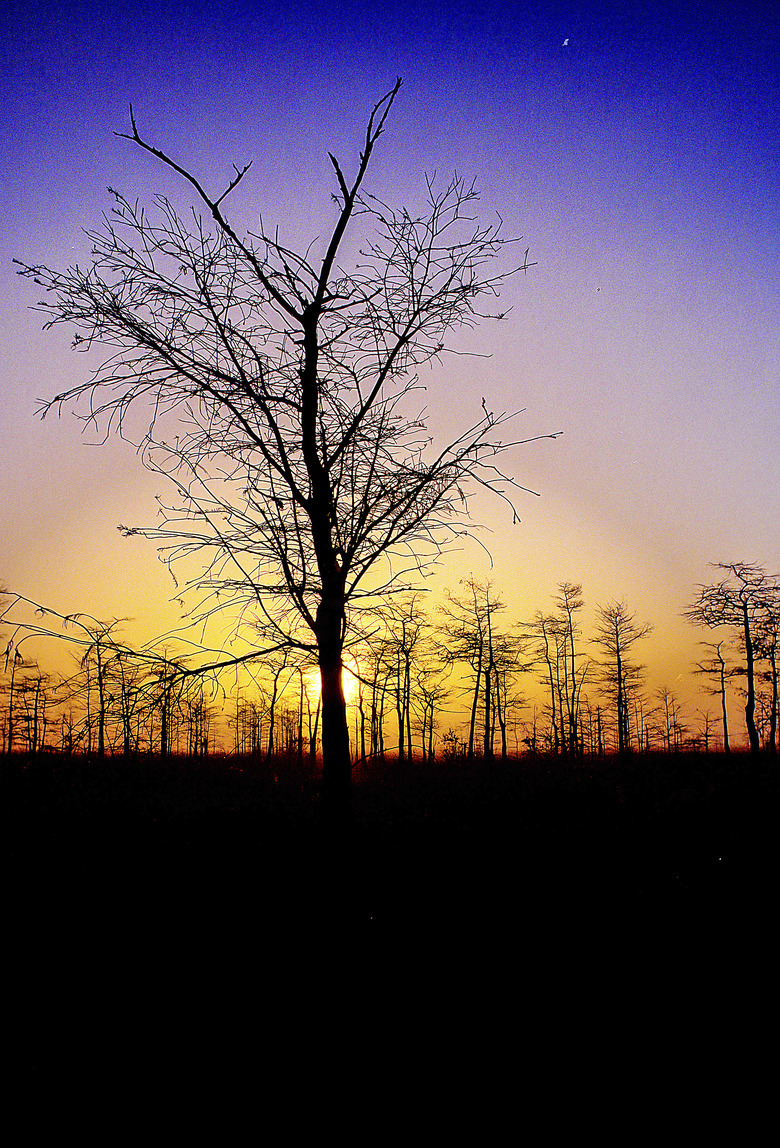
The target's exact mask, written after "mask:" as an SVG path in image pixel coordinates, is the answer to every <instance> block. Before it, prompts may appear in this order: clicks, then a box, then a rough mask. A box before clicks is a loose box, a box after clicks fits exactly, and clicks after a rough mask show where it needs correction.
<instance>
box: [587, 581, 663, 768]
mask: <svg viewBox="0 0 780 1148" xmlns="http://www.w3.org/2000/svg"><path fill="white" fill-rule="evenodd" d="M652 628H653V627H652V626H651V625H650V624H649V623H645V624H644V625H637V622H636V615H635V614H632V613H631V611H630V610H629V608H628V606H627V605H626V603H625V602H611V603H609V604H608V605H606V606H600V607H599V611H598V625H597V628H596V633H595V636H594V639H593V641H594V644H595V645H596V646H597V647H598V648H599V649H600V650H601V652H602V654H603V655H604V659H603V661H602V663H601V674H602V680H603V682H604V685H605V686H606V688H607V690H608V692H609V694H610V695H611V696H612V698H613V700H614V705H615V718H616V722H617V743H618V744H617V750H618V754H619V755H620V756H621V757H623V756H625V755H627V754H630V752H631V725H630V709H629V699H630V697H631V695H632V693H633V692H634V690H635V689H636V688H637V686H638V684H639V681H640V678H641V675H642V670H643V667H642V666H640V665H637V664H636V663H635V662H634V661H633V660H632V657H631V655H632V651H633V648H634V646H635V644H636V643H637V642H638V641H640V640H641V639H642V638H644V637H646V636H647V634H649V633H650V631H651V630H652Z"/></svg>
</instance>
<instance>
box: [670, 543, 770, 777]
mask: <svg viewBox="0 0 780 1148" xmlns="http://www.w3.org/2000/svg"><path fill="white" fill-rule="evenodd" d="M715 568H716V569H718V570H721V571H723V572H724V577H723V578H721V580H720V581H719V582H714V583H710V584H708V585H702V586H700V587H699V593H698V595H697V596H696V599H695V601H694V602H693V603H692V605H691V606H689V607H688V609H687V610H686V611H685V617H686V618H687V619H688V621H689V622H693V623H694V625H697V626H706V627H707V628H708V629H714V628H717V627H719V626H727V627H729V628H730V629H731V630H732V631H735V632H736V633H737V634H738V635H739V637H740V639H741V644H742V650H743V652H744V655H745V683H746V694H745V725H746V726H747V733H748V742H749V745H750V752H751V754H752V755H753V756H754V757H756V756H758V754H759V753H760V752H761V739H760V737H759V733H758V729H757V728H756V716H755V715H756V668H755V663H756V658H757V657H760V656H761V655H762V654H766V653H767V650H768V646H769V644H770V643H771V644H772V648H773V649H774V645H775V644H776V641H775V640H773V639H771V631H772V629H773V628H774V630H775V633H776V629H777V627H776V623H775V622H774V619H775V618H776V617H777V616H778V609H779V607H780V580H778V578H777V577H776V576H775V575H770V574H767V572H766V571H765V570H764V569H763V567H761V566H757V565H755V564H752V563H749V562H732V563H726V562H718V563H715ZM776 680H777V675H776V673H775V686H776ZM774 715H775V716H774V724H775V726H776V722H777V716H776V715H777V702H776V693H775V702H774ZM772 736H773V738H774V730H773V732H772Z"/></svg>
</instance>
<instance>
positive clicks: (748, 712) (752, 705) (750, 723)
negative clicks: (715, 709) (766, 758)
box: [742, 602, 761, 757]
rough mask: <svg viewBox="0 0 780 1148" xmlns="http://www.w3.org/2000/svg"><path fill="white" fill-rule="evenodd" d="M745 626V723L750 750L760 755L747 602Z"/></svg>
mask: <svg viewBox="0 0 780 1148" xmlns="http://www.w3.org/2000/svg"><path fill="white" fill-rule="evenodd" d="M742 617H743V627H744V632H745V661H746V663H747V667H746V668H747V700H746V702H745V724H746V725H747V731H748V740H749V742H750V752H751V754H752V756H753V757H758V755H759V754H760V752H761V740H760V738H759V736H758V730H757V729H756V717H755V713H756V684H755V671H754V664H753V663H754V659H753V640H752V637H751V634H750V615H749V611H748V606H747V603H746V602H743V604H742Z"/></svg>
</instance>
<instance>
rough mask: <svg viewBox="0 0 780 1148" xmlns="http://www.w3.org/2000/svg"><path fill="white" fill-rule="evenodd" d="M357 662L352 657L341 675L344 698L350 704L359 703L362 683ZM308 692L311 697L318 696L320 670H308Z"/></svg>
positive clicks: (345, 664)
mask: <svg viewBox="0 0 780 1148" xmlns="http://www.w3.org/2000/svg"><path fill="white" fill-rule="evenodd" d="M359 672H360V671H359V668H358V665H357V662H355V661H354V659H350V662H349V664H347V663H346V662H345V663H344V669H343V672H342V675H341V684H342V686H343V689H344V700H345V701H346V703H347V705H348V706H352V705H357V701H358V695H359V692H360V685H359V682H358V679H357V676H356V675H357V674H358V673H359ZM305 676H306V692H307V693H308V695H309V697H314V698H316V697H317V696H318V695H319V692H320V671H319V670H309V671H307V672H306V675H305Z"/></svg>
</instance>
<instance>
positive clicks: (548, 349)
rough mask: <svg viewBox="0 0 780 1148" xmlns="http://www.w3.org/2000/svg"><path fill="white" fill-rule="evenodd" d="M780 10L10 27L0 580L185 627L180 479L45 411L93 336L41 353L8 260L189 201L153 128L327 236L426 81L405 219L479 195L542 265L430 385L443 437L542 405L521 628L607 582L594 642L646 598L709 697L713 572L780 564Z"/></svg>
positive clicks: (180, 10)
mask: <svg viewBox="0 0 780 1148" xmlns="http://www.w3.org/2000/svg"><path fill="white" fill-rule="evenodd" d="M778 33H780V15H778V13H777V9H776V8H775V14H772V11H771V8H770V6H769V5H768V4H765V5H758V4H752V3H750V2H748V3H746V4H741V5H739V6H734V5H732V4H725V3H719V2H714V3H713V2H709V3H704V4H701V3H699V4H697V3H695V2H694V3H686V4H677V3H664V4H661V3H655V4H650V3H643V2H642V0H637V2H635V3H619V2H612V3H609V2H605V3H596V2H595V0H586V2H584V3H546V2H544V0H539V2H536V3H516V2H511V0H493V2H492V3H491V4H489V5H486V4H483V3H479V4H478V3H476V2H471V0H449V2H448V3H447V4H446V5H445V4H442V3H439V4H433V3H418V2H415V0H406V2H405V3H403V4H401V3H394V2H390V0H372V2H371V3H369V2H367V0H366V2H361V0H328V2H327V3H325V2H321V0H314V2H312V3H309V4H307V5H293V4H287V3H285V2H283V0H282V2H280V3H278V4H276V5H272V6H269V5H265V4H259V3H250V2H248V0H243V2H231V0H222V2H220V0H213V2H210V3H208V4H207V3H205V2H189V0H180V2H177V3H175V4H174V3H167V2H162V3H160V2H155V3H154V4H151V3H149V2H148V0H138V2H136V3H133V4H131V3H117V2H114V0H102V2H101V3H99V4H98V3H93V2H84V3H53V2H49V0H43V2H39V3H35V4H32V3H27V2H25V0H19V2H16V0H9V2H8V3H7V4H6V5H5V6H4V7H3V9H2V12H0V84H1V85H2V91H1V92H0V97H1V98H0V141H2V142H0V173H1V177H2V188H3V207H4V219H3V227H2V240H1V241H0V242H2V247H3V259H2V261H0V275H2V295H1V296H0V323H1V324H2V349H3V363H4V369H3V372H2V376H0V387H1V388H2V414H1V415H0V451H1V454H0V458H1V459H2V463H1V464H0V465H1V466H2V492H3V497H2V503H1V504H0V537H1V538H2V549H1V550H0V581H2V582H4V583H5V585H6V586H8V587H11V588H13V589H15V590H17V591H20V592H22V593H24V594H26V595H27V596H29V597H31V598H34V599H35V600H37V601H40V602H42V603H44V604H47V605H50V606H52V607H54V608H56V609H58V610H60V611H61V612H63V613H69V612H71V611H73V610H76V609H80V610H85V611H88V612H89V613H92V614H94V615H97V616H100V617H107V616H116V617H124V616H127V615H130V616H132V617H133V618H134V619H135V621H134V622H133V623H132V626H134V627H135V629H136V631H137V632H138V633H139V634H142V633H143V634H145V635H146V636H147V637H151V636H152V635H153V633H154V632H155V630H157V632H159V628H165V627H166V625H167V624H168V623H169V622H171V621H174V620H175V614H176V612H175V610H174V608H173V607H171V606H170V605H168V601H169V598H170V596H171V594H172V587H171V583H170V579H169V576H168V575H167V573H166V571H165V569H164V568H163V566H162V565H161V564H160V563H159V562H158V560H157V558H156V554H155V548H154V544H153V543H151V542H148V541H145V540H143V539H140V538H138V537H133V538H130V539H126V538H122V537H121V536H120V535H119V533H118V531H117V529H116V527H117V524H119V523H120V522H121V523H126V524H133V525H135V524H144V523H149V522H153V521H154V517H155V513H156V504H155V501H154V499H155V495H156V494H157V493H163V491H162V489H161V488H160V480H159V479H157V478H154V477H153V476H151V475H149V474H147V473H146V472H145V471H144V470H143V467H142V466H141V463H140V460H139V459H138V458H137V456H136V455H135V453H134V451H133V449H132V447H131V446H129V445H128V444H127V443H122V442H118V441H110V442H108V443H107V444H105V445H102V446H97V445H92V446H91V445H89V444H88V442H87V441H86V439H87V438H88V436H85V435H84V434H83V433H82V431H81V428H80V426H79V424H78V423H77V422H76V420H75V419H73V418H72V417H70V416H68V415H63V416H62V418H59V419H58V418H56V417H55V416H50V417H49V418H47V420H46V421H45V422H41V421H40V420H39V419H37V418H36V414H35V411H36V400H37V399H38V398H46V397H52V396H53V395H54V394H56V393H58V392H59V391H61V390H63V389H64V388H65V387H66V386H67V385H74V384H75V383H77V382H79V381H82V378H83V375H82V371H83V359H82V360H80V359H79V356H78V355H75V354H73V353H72V352H71V351H70V349H69V347H70V340H69V337H68V335H67V333H66V332H65V331H64V330H62V329H58V330H57V331H55V332H48V333H42V332H41V316H40V315H38V314H36V313H35V312H34V311H33V310H31V309H30V307H31V304H34V303H35V302H36V297H35V294H34V288H33V287H32V286H31V284H30V283H29V282H28V281H26V280H24V279H21V278H19V277H18V276H16V275H15V271H14V267H13V265H12V262H11V260H12V259H13V258H18V259H22V260H24V261H27V262H30V263H47V264H49V265H51V266H55V267H58V268H61V269H64V268H65V267H66V266H67V265H69V264H71V263H74V262H76V261H81V262H82V263H83V262H84V261H86V259H87V258H88V253H89V243H88V241H87V240H86V238H85V236H84V235H83V232H82V229H83V228H85V227H87V228H89V227H94V226H96V225H97V224H99V222H100V216H101V212H103V211H104V210H107V209H108V208H109V207H110V201H109V197H108V194H107V192H106V187H107V186H109V185H110V186H112V187H115V188H117V189H119V190H120V191H122V192H123V193H125V194H126V195H127V196H128V197H129V198H135V197H138V198H139V199H141V200H142V201H146V202H148V201H150V200H151V198H152V196H153V195H154V194H155V193H158V192H159V193H162V194H166V195H169V196H170V197H171V198H172V199H173V200H174V202H176V203H177V204H179V205H180V206H182V207H186V206H187V205H188V204H189V203H190V202H191V197H190V196H189V192H188V189H187V188H186V187H184V186H183V185H182V183H181V181H178V180H177V179H176V178H175V177H174V176H173V175H172V173H170V172H166V171H164V170H162V169H161V168H160V166H159V164H157V163H156V162H155V161H154V160H153V159H152V158H151V157H149V156H146V155H144V154H142V153H141V152H140V151H139V150H138V149H137V148H134V147H133V146H132V145H131V144H130V143H128V142H127V141H126V140H123V139H121V138H118V137H117V136H116V135H115V134H114V133H115V132H117V131H120V132H121V131H126V130H127V129H128V127H129V118H128V106H129V104H131V103H132V105H133V108H134V110H135V113H136V117H137V119H138V123H139V126H140V128H141V130H142V132H143V133H144V135H145V136H146V137H147V138H150V139H152V140H153V141H154V142H156V143H157V144H158V145H159V146H160V147H163V148H164V149H165V150H166V151H167V152H168V153H169V154H171V155H172V156H174V157H176V158H177V159H179V160H180V161H181V162H182V163H184V164H185V166H187V167H189V168H190V169H192V170H193V171H195V172H197V173H198V174H199V175H200V176H202V178H203V180H204V181H205V182H206V183H207V184H208V185H209V186H211V187H216V186H219V185H222V186H224V183H225V181H226V178H229V177H230V175H231V173H232V164H233V163H234V162H235V163H237V164H240V165H243V164H244V163H245V162H246V161H247V160H248V159H253V160H254V163H253V167H252V169H251V172H250V174H249V175H248V176H247V178H246V179H245V181H244V183H243V184H242V187H241V189H240V201H239V200H236V201H235V202H234V206H232V207H231V211H232V212H233V213H234V216H235V218H238V217H240V218H242V219H245V220H246V221H247V222H248V223H249V224H250V225H251V223H252V221H253V220H255V219H256V217H257V215H258V214H259V213H262V215H263V218H264V220H265V221H266V222H267V223H268V222H271V221H273V222H278V223H279V225H280V228H281V229H282V232H283V234H284V235H285V236H286V237H287V238H289V239H290V240H294V241H296V242H303V243H308V241H309V239H311V238H314V237H316V236H317V235H318V234H320V231H321V229H322V228H323V226H325V225H326V223H327V220H328V219H329V218H330V216H329V211H330V210H331V206H330V195H331V191H332V189H333V179H332V171H331V169H330V165H329V161H328V158H327V153H328V152H329V151H332V152H334V153H335V154H336V155H337V156H338V157H339V159H340V160H341V161H342V164H343V166H344V167H345V168H348V167H350V166H351V165H352V164H353V163H354V161H355V159H356V157H357V151H358V148H359V146H360V140H361V133H362V132H363V131H364V130H365V123H366V119H367V115H368V113H369V111H370V109H371V107H372V106H373V104H374V103H375V102H376V100H377V99H378V98H379V97H380V96H381V95H382V94H383V93H384V92H385V91H387V90H388V89H389V88H390V87H391V86H392V84H393V83H394V81H395V78H396V76H397V75H400V76H401V77H402V78H403V88H402V91H401V93H400V95H399V98H398V100H397V102H396V104H395V106H394V108H393V111H392V116H391V119H390V121H389V122H388V126H387V131H386V134H385V136H384V137H383V139H382V141H381V144H380V147H379V148H378V150H377V153H376V157H375V160H374V161H373V163H372V169H371V172H370V175H369V180H368V184H367V186H368V189H369V190H371V191H374V192H375V193H376V194H378V195H380V196H381V197H382V198H383V199H385V200H387V201H389V202H391V203H395V204H402V203H404V202H407V201H408V202H414V201H415V199H416V198H418V197H419V195H420V189H421V187H422V186H423V177H424V173H426V172H429V173H430V172H433V171H436V172H438V173H440V174H448V173H450V172H452V171H453V170H457V171H458V172H459V173H461V174H463V175H464V176H467V177H469V178H472V177H475V178H476V180H477V184H478V186H479V188H480V189H481V194H482V200H481V212H482V213H483V215H484V218H485V219H486V220H489V219H493V218H495V213H496V212H499V213H500V215H501V217H502V218H503V219H504V221H505V227H506V231H507V233H511V234H513V235H522V236H523V248H525V247H528V248H529V256H528V258H529V260H530V261H533V262H534V263H535V266H534V267H533V268H532V269H531V270H530V271H529V272H528V273H527V274H525V275H521V276H519V277H517V278H516V279H515V280H513V282H512V284H511V287H510V288H509V289H508V290H507V292H506V295H505V303H506V305H507V306H511V308H512V309H511V313H510V315H509V318H508V320H507V321H506V322H505V323H503V324H501V325H500V326H492V327H484V328H480V329H478V330H477V331H475V332H474V333H473V335H472V336H470V342H469V345H470V346H472V347H473V349H474V350H475V351H478V352H480V353H481V354H483V355H484V356H486V357H482V358H478V359H477V358H475V359H466V360H464V359H455V360H454V361H453V360H448V361H446V362H445V363H444V364H443V366H442V367H441V368H439V369H437V370H436V371H435V372H433V373H431V374H430V376H426V378H425V380H424V381H425V382H426V385H427V387H428V394H427V398H428V408H429V418H430V426H431V428H432V430H433V431H434V433H435V434H436V435H437V436H440V437H444V436H446V435H447V434H448V433H450V434H451V433H452V432H453V431H454V432H457V431H458V429H459V428H462V427H463V426H465V425H467V424H470V423H471V422H472V421H475V419H476V418H477V417H478V416H479V407H480V401H481V399H482V397H483V396H484V397H485V399H486V401H487V403H488V406H490V407H491V408H492V409H494V410H507V411H510V410H522V411H523V412H524V413H523V414H521V415H520V416H519V417H518V420H517V428H518V434H519V435H520V436H521V437H526V436H528V437H530V436H535V435H545V434H548V433H551V432H554V431H561V432H562V434H561V437H560V438H558V439H557V440H555V441H550V440H542V441H539V442H537V443H534V444H530V445H528V446H525V447H518V448H517V449H516V450H515V451H513V452H512V454H511V457H510V459H509V466H510V469H511V471H512V473H513V474H514V475H515V476H516V478H517V480H518V481H519V482H520V483H522V484H523V485H525V486H528V487H529V488H531V489H532V490H533V491H535V492H537V494H538V497H537V496H533V495H525V496H521V497H520V499H519V501H518V509H519V512H520V517H521V522H520V523H519V524H517V525H513V524H512V521H511V516H509V514H508V513H507V512H506V510H505V509H504V508H503V507H502V506H501V505H500V504H498V503H495V502H492V503H491V502H488V501H485V500H483V499H482V498H478V499H476V500H475V502H474V517H475V519H477V520H479V521H481V522H483V523H484V524H485V525H486V526H487V527H488V528H489V532H488V533H486V534H484V535H483V536H482V538H483V541H484V542H485V543H486V544H487V546H488V547H489V549H490V552H491V555H492V566H491V565H490V562H489V560H488V559H487V557H486V555H485V552H484V551H483V549H482V548H481V547H480V546H478V545H476V544H474V545H473V546H466V548H465V549H464V550H463V551H462V552H460V553H458V554H456V555H454V556H453V557H452V558H451V560H449V562H448V564H447V566H446V567H445V568H444V569H443V571H442V574H441V578H440V582H441V585H449V586H451V587H453V588H457V582H458V579H460V578H464V577H468V576H470V575H472V574H473V575H474V576H475V577H476V578H478V579H483V580H484V579H485V578H487V577H490V578H492V579H493V581H494V584H495V587H496V589H497V590H498V592H499V593H500V594H501V596H502V597H503V599H504V600H505V602H506V603H507V607H508V612H507V615H506V617H507V618H518V619H520V618H527V617H529V616H531V615H532V614H533V613H534V612H535V611H536V610H537V609H548V608H549V606H550V604H551V596H552V595H553V594H554V592H555V587H556V584H557V583H558V582H560V581H564V580H568V581H572V582H582V584H583V589H584V596H585V601H586V611H585V617H584V621H585V628H586V630H587V629H588V626H589V624H590V623H592V620H593V618H594V616H595V610H596V608H597V606H598V605H602V604H605V603H606V602H608V601H611V600H617V599H625V600H626V602H627V603H628V604H629V606H630V607H631V608H632V609H634V610H635V611H636V613H637V616H638V620H639V621H641V622H651V623H653V625H654V627H655V629H654V633H653V635H652V637H651V638H649V639H648V640H647V642H646V644H645V649H644V651H643V654H644V658H645V660H646V661H647V664H648V667H649V673H650V684H651V685H661V684H667V685H670V686H672V687H677V688H679V689H680V690H681V691H682V692H684V691H685V689H686V688H688V686H689V685H690V677H689V670H690V668H691V664H692V661H693V660H694V659H695V657H697V656H698V654H697V642H698V641H699V640H700V638H702V637H707V636H708V635H703V634H701V633H699V632H697V631H695V630H693V629H692V628H691V627H690V626H689V625H688V624H687V623H686V622H684V621H683V620H682V618H681V613H682V610H683V609H684V608H685V606H686V605H687V604H688V602H689V601H690V600H691V599H692V597H693V596H694V593H695V588H696V586H697V584H699V583H702V582H706V581H709V580H710V579H711V578H712V576H713V572H712V570H711V567H710V565H709V564H710V563H712V562H731V561H752V562H758V563H761V564H764V565H765V566H766V567H767V569H769V570H770V571H773V572H774V571H777V570H780V539H778V533H777V523H778V520H779V519H780V515H779V514H778V511H779V510H780V506H779V504H780V483H779V482H778V462H777V458H778V454H777V440H778V365H779V358H780V356H779V355H778V344H777V332H778V330H779V329H780V323H779V322H778V320H779V319H780V315H779V314H778V312H779V310H780V307H779V306H778V290H777V282H778V273H777V257H778V247H779V246H780V242H779V241H780V226H779V224H780V194H779V193H780V187H778V183H779V182H780V178H779V175H778V154H780V146H779V145H780V101H779V99H778V95H779V94H780V83H779V82H778V81H779V80H780V75H779V69H778V63H777V53H778V44H780V38H779V36H778Z"/></svg>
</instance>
